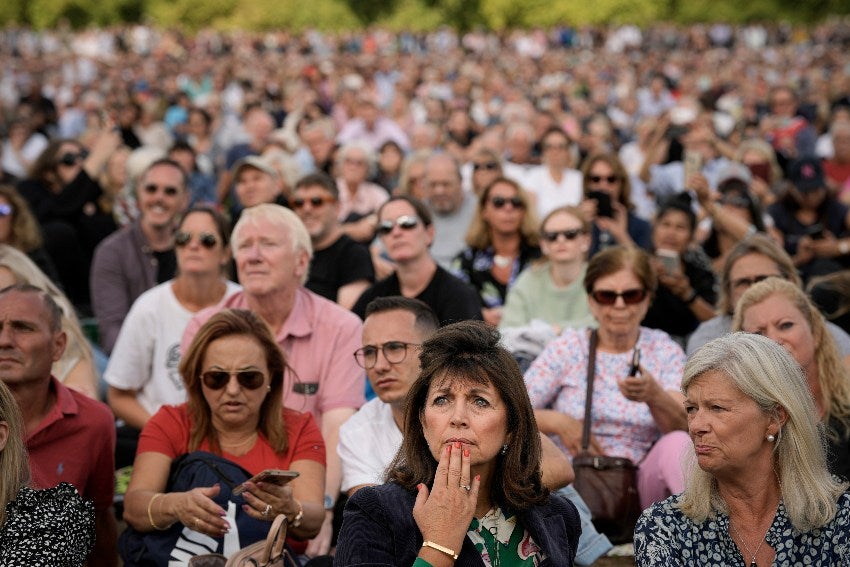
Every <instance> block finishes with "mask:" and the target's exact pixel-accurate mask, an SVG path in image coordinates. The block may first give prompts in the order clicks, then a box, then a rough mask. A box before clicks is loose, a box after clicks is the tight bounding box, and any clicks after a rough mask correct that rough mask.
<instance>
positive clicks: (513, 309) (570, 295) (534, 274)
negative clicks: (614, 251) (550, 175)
mask: <svg viewBox="0 0 850 567" xmlns="http://www.w3.org/2000/svg"><path fill="white" fill-rule="evenodd" d="M589 233H590V223H588V222H587V221H586V220H585V219H584V216H583V215H582V213H581V211H580V210H579V209H578V208H576V207H560V208H557V209H555V210H554V211H552V212H551V213H549V214H548V215H546V218H545V219H543V222H542V223H541V225H540V249H541V250H542V251H543V258H542V259H541V260H540V261H536V262H533V263H532V264H531V265H530V266H529V267H528V268H526V269H525V270H523V272H522V273H521V274H520V275H519V277H517V279H516V282H514V285H513V286H512V287H511V289H510V290H508V295H507V298H506V300H505V307H504V310H503V312H502V322H501V325H500V326H501V328H502V329H507V328H519V327H526V326H528V325H531V324H532V321H533V320H535V319H536V320H540V321H545V322H546V323H549V325H551V326H552V330H553V331H554V333H555V335H558V334H560V333H561V330H562V329H564V328H566V327H583V326H585V325H588V324H590V323H591V322H592V320H593V319H592V317H591V315H590V309H589V308H588V305H587V293H586V292H585V291H584V284H583V281H584V274H585V271H586V270H587V250H588V249H589V248H590V234H589Z"/></svg>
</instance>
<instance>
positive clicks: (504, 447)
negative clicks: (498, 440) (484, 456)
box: [502, 443, 508, 455]
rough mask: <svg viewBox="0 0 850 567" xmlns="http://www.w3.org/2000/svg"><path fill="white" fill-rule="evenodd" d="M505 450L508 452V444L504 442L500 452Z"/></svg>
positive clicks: (503, 452)
mask: <svg viewBox="0 0 850 567" xmlns="http://www.w3.org/2000/svg"><path fill="white" fill-rule="evenodd" d="M507 452H508V444H507V443H505V444H504V445H502V454H503V455H504V454H505V453H507Z"/></svg>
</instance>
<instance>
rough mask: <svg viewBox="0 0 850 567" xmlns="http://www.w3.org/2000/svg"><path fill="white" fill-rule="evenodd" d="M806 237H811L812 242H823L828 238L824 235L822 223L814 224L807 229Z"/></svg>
mask: <svg viewBox="0 0 850 567" xmlns="http://www.w3.org/2000/svg"><path fill="white" fill-rule="evenodd" d="M806 235H807V236H809V237H811V239H812V240H823V238H824V237H825V236H826V235H825V234H824V228H823V225H822V224H821V223H817V224H813V225H811V226H810V227H808V228H807V229H806Z"/></svg>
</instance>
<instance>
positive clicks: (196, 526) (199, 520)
mask: <svg viewBox="0 0 850 567" xmlns="http://www.w3.org/2000/svg"><path fill="white" fill-rule="evenodd" d="M200 525H201V519H200V518H195V529H197V528H198V526H200Z"/></svg>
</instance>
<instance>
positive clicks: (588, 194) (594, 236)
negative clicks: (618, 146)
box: [579, 153, 652, 258]
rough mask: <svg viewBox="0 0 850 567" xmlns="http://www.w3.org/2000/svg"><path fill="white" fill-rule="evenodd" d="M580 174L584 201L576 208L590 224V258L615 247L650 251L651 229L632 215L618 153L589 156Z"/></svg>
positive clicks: (627, 183)
mask: <svg viewBox="0 0 850 567" xmlns="http://www.w3.org/2000/svg"><path fill="white" fill-rule="evenodd" d="M581 172H582V176H583V179H584V200H583V201H582V202H581V204H580V205H579V208H580V209H581V210H582V212H583V213H584V216H585V217H587V219H588V220H589V221H590V222H591V225H592V228H591V233H590V237H591V243H590V257H591V258H592V257H593V255H594V254H596V253H597V252H598V251H599V250H602V249H604V248H608V247H610V246H616V245H618V244H619V245H621V246H639V247H640V248H643V249H644V250H650V249H651V248H652V227H651V226H650V224H649V223H648V222H647V221H645V220H643V219H642V218H640V217H638V216H637V215H635V213H634V208H635V207H634V204H633V203H632V198H631V195H632V185H631V181H630V180H629V175H628V173H627V172H626V168H625V166H624V165H623V162H621V161H620V158H619V157H617V154H614V153H595V154H591V155H589V156H587V158H586V159H585V160H584V163H583V164H582V166H581Z"/></svg>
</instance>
